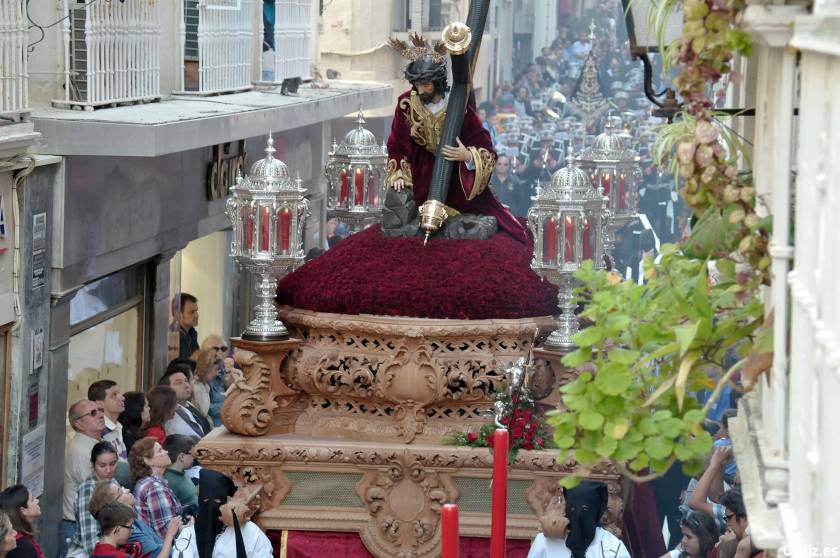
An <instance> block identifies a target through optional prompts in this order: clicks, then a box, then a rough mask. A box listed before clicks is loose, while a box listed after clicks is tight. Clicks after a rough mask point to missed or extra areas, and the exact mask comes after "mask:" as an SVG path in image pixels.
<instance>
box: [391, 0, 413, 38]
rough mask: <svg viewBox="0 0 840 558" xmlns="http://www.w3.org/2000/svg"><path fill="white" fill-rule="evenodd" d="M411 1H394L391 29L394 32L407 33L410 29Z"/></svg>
mask: <svg viewBox="0 0 840 558" xmlns="http://www.w3.org/2000/svg"><path fill="white" fill-rule="evenodd" d="M410 2H411V0H394V12H393V29H394V31H408V30H409V29H411V12H410V7H409V3H410Z"/></svg>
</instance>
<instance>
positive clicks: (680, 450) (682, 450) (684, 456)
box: [674, 444, 694, 461]
mask: <svg viewBox="0 0 840 558" xmlns="http://www.w3.org/2000/svg"><path fill="white" fill-rule="evenodd" d="M674 455H676V456H677V459H679V460H680V461H688V460H689V459H692V458H693V457H694V454H693V453H691V450H690V449H689V448H688V447H687V446H684V445H683V444H676V445H675V446H674Z"/></svg>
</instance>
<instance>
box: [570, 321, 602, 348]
mask: <svg viewBox="0 0 840 558" xmlns="http://www.w3.org/2000/svg"><path fill="white" fill-rule="evenodd" d="M603 338H604V331H603V330H602V329H601V328H600V327H598V326H589V327H588V328H586V329H584V330H581V331H580V332H578V333H577V335H575V336H574V337H573V338H572V340H573V341H574V342H575V345H577V346H578V347H580V348H584V347H591V346H593V345H595V344H597V343H600V341H601V340H602V339H603Z"/></svg>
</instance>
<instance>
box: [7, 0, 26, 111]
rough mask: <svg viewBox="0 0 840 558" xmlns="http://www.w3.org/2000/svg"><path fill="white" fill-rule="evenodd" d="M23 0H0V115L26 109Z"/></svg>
mask: <svg viewBox="0 0 840 558" xmlns="http://www.w3.org/2000/svg"><path fill="white" fill-rule="evenodd" d="M24 10H25V7H24V5H23V0H0V62H2V63H0V115H3V116H4V117H7V118H12V119H15V120H17V119H18V118H20V117H21V116H22V114H23V113H26V112H29V91H28V79H29V76H28V75H27V73H26V44H27V39H28V36H27V32H26V27H27V24H26V17H25V11H24Z"/></svg>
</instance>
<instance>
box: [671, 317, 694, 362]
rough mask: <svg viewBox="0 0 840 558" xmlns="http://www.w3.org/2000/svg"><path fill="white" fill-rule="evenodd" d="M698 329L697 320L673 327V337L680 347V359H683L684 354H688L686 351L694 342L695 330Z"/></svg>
mask: <svg viewBox="0 0 840 558" xmlns="http://www.w3.org/2000/svg"><path fill="white" fill-rule="evenodd" d="M699 327H700V322H699V320H698V321H696V322H692V323H690V324H687V325H680V326H675V327H674V335H675V336H676V337H677V343H679V345H680V356H681V357H684V356H685V353H687V352H688V349H690V348H691V344H692V343H693V342H694V338H695V337H697V330H698V328H699Z"/></svg>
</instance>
